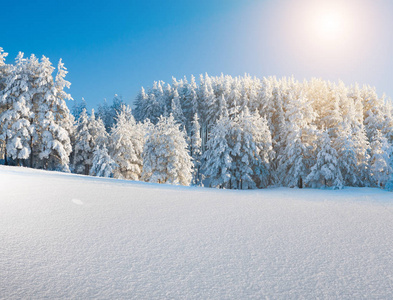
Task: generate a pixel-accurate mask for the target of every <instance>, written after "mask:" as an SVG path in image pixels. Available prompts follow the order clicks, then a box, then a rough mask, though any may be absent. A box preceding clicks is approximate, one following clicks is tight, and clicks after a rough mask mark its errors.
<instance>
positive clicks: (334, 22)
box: [313, 12, 345, 40]
mask: <svg viewBox="0 0 393 300" xmlns="http://www.w3.org/2000/svg"><path fill="white" fill-rule="evenodd" d="M313 26H314V28H315V30H316V34H317V36H318V38H319V39H321V40H324V39H327V40H332V39H338V38H340V37H341V35H342V34H343V32H344V31H345V28H344V22H343V20H342V18H341V16H340V15H339V13H337V12H323V13H319V14H317V16H316V17H315V22H314V24H313Z"/></svg>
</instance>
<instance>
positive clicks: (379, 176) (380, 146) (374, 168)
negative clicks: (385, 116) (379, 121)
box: [370, 130, 392, 187]
mask: <svg viewBox="0 0 393 300" xmlns="http://www.w3.org/2000/svg"><path fill="white" fill-rule="evenodd" d="M370 146H371V158H370V174H371V179H372V184H373V185H376V186H378V187H384V186H385V184H386V182H388V180H389V178H390V175H391V173H392V168H391V165H390V157H389V154H390V153H391V152H392V148H391V147H392V146H391V145H389V143H388V141H387V139H386V137H384V136H383V135H382V133H381V132H380V131H379V130H376V132H375V134H374V136H373V140H372V141H371V145H370Z"/></svg>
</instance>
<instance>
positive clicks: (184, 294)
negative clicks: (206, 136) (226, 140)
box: [0, 166, 393, 299]
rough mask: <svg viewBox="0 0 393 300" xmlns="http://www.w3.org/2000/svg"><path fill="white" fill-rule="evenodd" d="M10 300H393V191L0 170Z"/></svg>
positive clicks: (4, 287) (0, 275)
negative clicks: (240, 187)
mask: <svg viewBox="0 0 393 300" xmlns="http://www.w3.org/2000/svg"><path fill="white" fill-rule="evenodd" d="M0 298H1V299H18V298H25V299H26V298H28V299H42V298H48V299H54V298H68V299H70V298H73V299H88V298H97V299H131V298H134V299H164V298H176V299H185V298H186V299H248V298H259V299H260V298H269V299H301V298H308V299H312V298H323V299H336V298H339V299H393V193H389V192H386V191H383V190H379V189H371V188H345V189H344V190H341V191H332V190H312V189H303V190H300V189H289V188H279V189H264V190H253V191H234V190H232V191H229V190H215V189H207V188H192V187H177V186H169V185H157V184H147V183H139V182H131V181H121V180H114V179H102V178H95V177H85V176H78V175H71V174H63V173H56V172H45V171H38V170H33V169H26V168H17V167H5V166H0Z"/></svg>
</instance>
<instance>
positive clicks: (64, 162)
mask: <svg viewBox="0 0 393 300" xmlns="http://www.w3.org/2000/svg"><path fill="white" fill-rule="evenodd" d="M53 70H54V68H53V67H52V64H51V62H50V61H49V59H48V58H47V57H45V56H43V57H42V59H41V62H40V64H39V66H38V68H37V71H36V78H35V81H34V87H35V89H34V92H35V93H34V98H33V101H34V105H33V108H34V112H35V118H34V125H35V128H36V133H37V136H36V137H35V139H34V140H33V141H34V149H35V151H34V152H36V154H37V155H38V158H39V160H38V161H34V162H33V156H32V164H31V165H32V166H34V167H42V168H44V169H52V170H62V171H67V172H68V171H69V156H70V153H71V151H72V146H71V139H70V134H71V131H72V126H73V125H72V120H71V116H70V112H69V110H68V108H67V105H66V103H65V100H68V99H72V98H71V96H70V95H69V94H67V93H66V92H65V91H64V88H65V87H69V86H70V83H69V82H68V81H66V80H65V79H64V77H65V75H66V74H67V71H66V69H65V67H64V64H63V63H62V62H61V60H60V61H59V64H58V71H57V75H56V81H54V80H53V77H52V72H53Z"/></svg>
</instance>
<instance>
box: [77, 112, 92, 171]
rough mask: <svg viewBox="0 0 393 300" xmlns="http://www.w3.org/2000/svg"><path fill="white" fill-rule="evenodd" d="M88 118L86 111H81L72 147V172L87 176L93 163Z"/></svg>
mask: <svg viewBox="0 0 393 300" xmlns="http://www.w3.org/2000/svg"><path fill="white" fill-rule="evenodd" d="M89 127H90V126H89V117H88V115H87V112H86V109H83V110H82V113H81V114H80V116H79V119H78V124H77V126H76V130H75V131H76V134H75V146H74V162H73V165H74V166H73V168H74V172H75V173H78V174H84V175H88V174H89V172H90V168H91V165H92V163H93V152H94V148H95V145H94V140H93V137H92V135H91V133H90V130H89Z"/></svg>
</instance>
